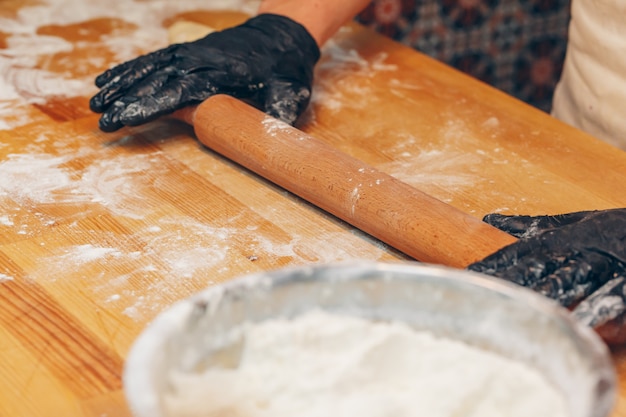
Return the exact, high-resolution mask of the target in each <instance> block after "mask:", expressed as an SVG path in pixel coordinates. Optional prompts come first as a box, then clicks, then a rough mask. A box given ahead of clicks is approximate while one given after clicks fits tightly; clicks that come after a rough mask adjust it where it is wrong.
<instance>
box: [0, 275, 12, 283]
mask: <svg viewBox="0 0 626 417" xmlns="http://www.w3.org/2000/svg"><path fill="white" fill-rule="evenodd" d="M6 281H13V277H12V276H9V275H6V274H0V283H3V282H6Z"/></svg>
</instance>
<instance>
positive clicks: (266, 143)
mask: <svg viewBox="0 0 626 417" xmlns="http://www.w3.org/2000/svg"><path fill="white" fill-rule="evenodd" d="M233 115H236V116H233ZM187 119H189V118H188V117H187ZM192 123H193V125H194V130H195V133H196V135H197V137H198V139H199V140H200V142H202V143H203V144H204V145H206V146H208V147H209V148H210V149H213V150H215V151H216V152H218V153H220V154H221V155H224V156H226V157H227V158H229V159H231V160H233V161H235V162H237V163H239V164H241V165H242V166H244V167H246V168H248V169H250V170H252V171H253V172H255V173H257V174H259V175H260V176H262V177H263V178H266V179H268V180H270V181H272V182H273V183H275V184H277V185H279V186H281V187H283V188H285V189H286V190H288V191H290V192H292V193H294V194H296V195H298V196H300V197H302V198H303V199H304V200H306V201H308V202H311V203H312V204H314V205H316V206H317V207H320V208H321V209H323V210H325V211H328V212H329V213H331V214H333V215H335V216H337V217H339V218H340V219H342V220H345V221H346V222H348V223H350V224H351V225H353V226H355V227H357V228H358V229H360V230H363V231H364V232H366V233H369V234H371V235H372V236H374V237H376V238H377V239H380V240H381V241H383V242H385V243H387V244H389V245H390V246H392V247H394V248H396V249H398V250H400V251H402V252H404V253H406V254H407V255H409V256H412V257H413V258H414V259H417V260H419V261H422V262H428V263H436V264H441V265H447V266H452V267H457V268H464V267H466V266H467V265H469V264H470V263H472V262H476V261H478V260H480V259H483V258H484V257H486V256H488V255H490V254H492V253H494V252H496V251H497V250H498V249H501V248H503V247H504V246H507V245H509V244H511V243H513V242H514V241H515V240H516V239H515V238H513V237H511V236H510V235H508V234H506V233H504V232H501V231H500V230H498V229H496V228H493V227H491V226H489V225H487V224H486V223H483V222H482V221H480V220H479V219H476V218H475V217H471V216H469V215H467V214H465V213H463V212H462V211H461V210H458V209H456V208H454V207H452V206H449V205H448V204H445V203H443V202H441V201H439V200H437V199H435V198H433V197H431V196H429V195H428V194H425V193H422V192H421V191H419V190H418V189H416V188H415V187H411V186H410V185H408V184H406V183H404V182H401V181H399V180H397V179H395V178H394V177H392V176H391V175H388V174H385V173H384V172H381V171H379V170H377V169H376V168H374V167H372V166H371V165H369V164H365V163H364V162H363V161H361V160H358V159H356V158H353V157H350V156H348V155H347V154H345V153H343V152H340V151H338V150H337V149H336V148H334V147H332V146H329V145H327V144H325V143H324V142H323V141H321V140H319V139H316V138H314V137H313V136H310V135H307V134H305V133H303V132H301V131H299V130H297V129H295V128H292V127H291V126H289V125H287V124H286V123H282V122H279V121H278V120H276V119H274V118H271V117H268V116H266V115H265V114H263V113H262V112H260V111H258V110H256V109H254V108H252V107H250V106H248V105H246V104H244V103H242V102H240V101H238V100H236V99H233V98H231V97H228V96H222V95H218V96H214V97H211V98H209V99H208V100H206V101H205V102H204V103H202V104H201V105H199V106H198V107H197V109H196V110H195V111H194V113H193V116H192Z"/></svg>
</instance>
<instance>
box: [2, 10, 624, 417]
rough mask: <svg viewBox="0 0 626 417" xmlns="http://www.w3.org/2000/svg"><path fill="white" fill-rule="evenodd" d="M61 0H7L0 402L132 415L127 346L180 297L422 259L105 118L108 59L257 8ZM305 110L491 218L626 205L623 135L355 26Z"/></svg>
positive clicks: (341, 39) (179, 138)
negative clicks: (125, 377) (268, 275)
mask: <svg viewBox="0 0 626 417" xmlns="http://www.w3.org/2000/svg"><path fill="white" fill-rule="evenodd" d="M61 3H62V1H60V0H57V1H53V0H49V1H48V2H46V1H38V0H31V1H28V2H25V1H9V0H5V1H2V2H0V23H2V24H0V75H1V76H2V78H1V80H2V84H0V92H1V94H0V128H1V130H0V202H1V207H2V211H1V212H0V306H1V308H0V369H2V371H1V372H0V416H2V417H5V416H7V417H8V416H11V417H13V416H29V417H30V416H32V417H36V416H58V415H64V416H93V417H103V416H122V417H123V416H128V415H129V411H128V409H127V407H126V404H125V400H124V397H123V393H122V385H121V379H120V376H121V371H122V368H123V364H124V358H125V356H126V354H127V352H128V349H129V347H130V345H131V344H132V342H133V340H134V339H135V337H136V336H137V335H138V334H139V333H140V332H141V330H142V329H143V328H144V326H145V325H146V323H148V322H149V321H150V319H152V318H153V317H154V316H155V315H157V314H158V313H159V312H160V311H162V310H163V309H164V308H167V307H168V306H169V305H171V304H172V303H173V302H175V301H176V300H179V299H181V298H183V297H186V296H188V295H190V294H191V293H193V292H194V291H197V290H199V289H202V288H204V287H206V286H208V285H213V284H215V283H219V282H222V281H225V280H228V279H231V278H233V277H235V276H238V275H241V274H244V273H248V272H254V271H261V270H268V269H273V268H278V267H282V266H287V265H298V264H304V263H315V262H330V261H334V260H345V259H357V258H358V259H363V258H366V259H377V260H382V261H393V260H398V259H404V258H405V257H404V256H403V255H402V254H400V253H398V252H396V251H395V250H393V249H391V248H388V247H386V246H385V245H382V244H380V243H379V242H377V241H375V240H373V239H372V238H370V237H368V236H366V235H365V234H363V233H361V232H359V231H358V230H355V229H353V228H352V227H350V226H348V225H346V224H344V223H342V222H340V221H338V220H336V219H334V218H333V217H332V216H329V215H327V214H325V213H323V212H321V211H319V210H317V209H316V208H314V207H312V206H310V205H308V204H306V203H305V202H303V201H301V200H299V199H298V198H296V197H294V196H292V195H290V194H288V193H286V192H285V191H283V190H281V189H280V188H278V187H276V186H273V185H272V184H269V183H268V182H266V181H264V180H262V179H260V178H258V177H256V176H255V175H253V174H251V173H249V172H247V171H246V170H244V169H242V168H241V167H239V166H237V165H236V164H233V163H231V162H229V161H227V160H225V159H223V158H221V157H220V156H218V155H216V154H215V153H213V152H211V151H208V150H206V149H203V148H202V147H201V146H199V144H198V142H197V141H196V140H195V138H194V137H193V134H192V131H191V129H190V128H189V127H188V126H186V125H184V124H182V123H180V122H177V121H173V120H161V121H158V122H155V123H152V124H150V125H146V126H143V127H139V128H135V129H127V130H123V131H120V132H118V133H114V134H104V133H102V132H99V131H98V129H97V117H96V116H94V115H92V114H91V113H90V112H89V109H88V107H87V99H88V97H89V96H90V95H91V94H92V93H93V92H94V91H95V89H94V87H93V86H92V85H91V80H92V79H93V77H94V76H95V75H96V74H98V73H99V72H100V71H102V70H104V69H105V68H107V67H109V66H110V65H112V64H114V63H116V62H119V61H120V60H124V59H128V58H129V57H131V56H134V55H136V54H138V53H141V52H147V51H149V50H152V49H154V48H155V47H157V46H159V45H160V46H164V45H165V44H166V42H167V38H166V33H165V28H167V27H168V26H170V25H171V24H173V23H174V22H176V21H177V20H181V19H184V20H191V21H196V22H199V23H205V24H209V25H212V26H214V27H223V26H228V25H231V24H234V23H236V22H238V21H241V20H242V19H243V18H244V15H242V14H239V13H234V12H228V13H215V12H211V11H207V10H202V7H200V3H199V2H196V4H193V1H190V2H187V3H185V2H181V3H177V6H171V3H172V2H170V3H169V4H170V6H165V5H163V10H161V11H159V12H155V11H154V10H155V9H154V8H155V7H156V6H154V4H156V3H159V2H152V3H151V2H142V1H136V2H134V1H131V0H117V1H115V2H112V3H111V4H107V6H108V8H109V9H110V10H107V9H106V8H105V6H103V5H102V4H100V3H102V2H96V1H95V0H90V1H85V2H83V3H81V4H82V6H81V7H83V8H84V9H81V10H74V12H75V13H74V14H72V13H69V12H64V11H63V8H62V7H60V6H59V7H56V6H54V5H57V6H58V5H59V4H61ZM125 3H126V4H125ZM165 3H167V2H165ZM165 3H163V4H165ZM49 4H52V5H53V6H49ZM182 4H184V5H185V6H182ZM46 7H48V9H46ZM116 8H118V9H119V10H118V9H116ZM141 8H148V9H149V10H147V11H146V12H145V15H146V16H147V17H154V16H157V17H158V19H149V18H146V19H143V20H142V19H140V18H138V17H136V15H137V16H139V15H141V14H142V9H141ZM42 10H44V11H46V12H45V13H42V12H41V11H42ZM122 10H124V11H125V12H124V13H123V12H122ZM131 12H132V13H131ZM133 13H135V14H133ZM155 13H156V14H155ZM70 15H71V16H74V17H72V18H70V17H68V16H70ZM55 19H56V20H55ZM148 38H150V39H148ZM299 127H300V128H301V129H302V130H304V131H306V132H307V133H310V134H312V135H314V136H316V137H318V138H320V139H323V140H324V141H326V142H327V143H329V144H331V145H333V146H335V147H336V148H338V149H340V150H342V151H344V152H346V153H348V154H350V155H352V156H354V157H357V158H359V159H361V160H363V161H365V162H367V163H369V164H372V165H374V166H376V167H377V168H379V169H381V170H383V171H385V172H387V173H389V174H391V175H393V176H395V177H397V178H399V179H401V180H403V181H406V182H407V183H409V184H411V185H414V186H415V187H417V188H419V189H421V190H422V191H425V192H426V193H428V194H430V195H432V196H434V197H436V198H438V199H440V200H442V201H444V202H446V203H448V204H450V205H452V206H454V207H457V208H459V209H461V210H463V211H464V212H466V213H468V214H470V215H472V216H475V217H479V218H480V217H482V215H483V214H485V213H488V212H494V211H498V212H505V213H523V214H539V213H562V212H568V211H574V210H581V209H603V208H611V207H624V206H626V155H625V154H624V153H623V152H621V151H618V150H616V149H614V148H611V147H609V146H608V145H605V144H603V143H601V142H599V141H597V140H595V139H594V138H591V137H590V136H588V135H586V134H584V133H582V132H580V131H577V130H575V129H573V128H570V127H568V126H566V125H564V124H562V123H560V122H558V121H556V120H554V119H552V118H550V117H549V116H548V115H546V114H543V113H541V112H539V111H537V110H535V109H532V108H530V107H528V106H526V105H524V104H523V103H520V102H518V101H516V100H514V99H512V98H510V97H507V96H506V95H504V94H502V93H499V92H497V91H495V90H493V89H491V88H489V87H487V86H485V85H483V84H481V83H479V82H477V81H475V80H472V79H469V78H468V77H466V76H463V75H461V74H459V73H458V72H456V71H454V70H451V69H449V68H447V67H445V66H443V65H441V64H438V63H436V62H434V61H433V60H430V59H428V58H426V57H424V56H422V55H420V54H418V53H416V52H414V51H412V50H410V49H407V48H405V47H402V46H400V45H398V44H396V43H394V42H391V41H389V40H386V39H384V38H382V37H380V36H378V35H375V34H373V33H372V32H369V31H366V30H362V29H361V28H359V27H356V26H350V27H347V28H345V29H344V30H342V31H341V33H339V34H338V35H337V36H336V37H335V38H334V39H333V40H332V41H331V42H330V43H329V44H328V45H327V46H326V47H325V49H324V54H323V58H322V60H321V62H320V64H319V65H318V68H317V78H316V87H315V91H314V100H313V102H312V104H311V107H310V109H309V110H308V112H307V114H306V115H305V117H304V118H303V121H302V123H301V124H300V126H299ZM459 233H462V231H459ZM613 354H614V359H615V363H616V366H617V369H618V373H619V375H620V378H621V379H625V378H626V358H625V355H624V350H623V349H615V350H614V353H613ZM614 415H615V416H626V397H625V394H624V393H622V394H621V395H620V398H619V400H618V403H617V405H616V410H615V413H614Z"/></svg>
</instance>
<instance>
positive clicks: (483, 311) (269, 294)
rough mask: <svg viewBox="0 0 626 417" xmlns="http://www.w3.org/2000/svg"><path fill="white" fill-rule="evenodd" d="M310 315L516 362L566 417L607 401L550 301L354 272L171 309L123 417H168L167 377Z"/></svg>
mask: <svg viewBox="0 0 626 417" xmlns="http://www.w3.org/2000/svg"><path fill="white" fill-rule="evenodd" d="M312 309H322V310H326V311H330V312H336V313H341V314H350V315H357V316H360V317H366V318H372V319H377V320H396V321H402V322H405V323H407V324H409V325H410V326H412V327H414V328H415V329H418V330H428V331H430V332H431V333H434V334H435V335H437V336H442V337H446V338H450V339H455V340H460V341H463V342H466V343H468V344H470V345H473V346H479V347H481V348H484V349H487V350H491V351H493V352H496V353H498V354H501V355H503V356H505V357H508V358H511V359H515V360H519V361H521V362H523V363H525V364H527V365H529V366H531V367H532V368H534V369H536V370H538V371H539V372H540V373H541V374H542V375H543V376H545V378H547V379H548V381H549V382H551V383H552V384H553V386H554V387H556V388H557V390H558V391H560V392H561V394H562V395H563V397H564V399H565V401H566V405H567V407H568V411H569V413H570V415H571V417H607V416H608V415H609V414H610V411H611V409H612V406H613V402H614V400H615V396H616V377H615V371H614V368H613V365H612V361H611V357H610V355H609V352H608V349H607V348H606V346H605V344H604V343H603V342H602V341H601V340H600V338H599V337H598V336H597V335H596V334H595V332H594V331H593V330H591V329H589V328H588V327H586V326H583V325H581V324H579V323H577V322H576V321H574V320H573V319H572V317H571V316H570V314H569V312H568V311H567V310H565V309H564V308H562V307H560V306H558V305H557V304H556V303H554V302H552V301H551V300H548V299H546V298H544V297H542V296H540V295H538V294H536V293H534V292H532V291H530V290H527V289H524V288H521V287H518V286H516V285H513V284H509V283H507V282H504V281H501V280H498V279H495V278H491V277H487V276H484V275H480V274H476V273H473V272H468V271H464V270H457V269H450V268H445V267H440V266H429V265H424V264H418V263H408V262H406V263H394V264H383V263H367V262H365V263H363V262H361V263H358V264H357V263H340V264H331V265H317V266H304V267H298V268H287V269H282V270H275V271H270V272H264V273H258V274H253V275H248V276H245V277H242V278H238V279H234V280H231V281H229V282H227V283H225V284H222V285H217V286H213V287H210V288H207V289H206V290H204V291H201V292H199V293H197V294H195V295H193V296H192V297H190V298H188V299H185V300H183V301H180V302H178V303H176V304H175V305H173V306H172V307H171V308H169V309H168V310H166V311H165V312H163V313H162V314H160V315H159V316H158V317H157V318H156V319H155V320H154V321H153V322H152V323H151V324H150V325H149V326H148V327H147V328H146V329H145V331H144V332H143V333H142V334H141V335H140V336H139V338H138V339H137V340H136V342H135V343H134V345H133V347H132V349H131V351H130V354H129V356H128V359H127V362H126V366H125V370H124V390H125V394H126V397H127V399H128V403H129V406H130V408H131V410H132V412H133V414H134V415H135V416H137V417H168V415H167V410H166V409H165V407H164V405H163V398H164V395H165V394H166V393H167V390H168V389H169V383H168V376H169V375H170V372H171V371H172V370H189V369H193V368H194V367H195V366H197V365H198V364H200V363H203V362H205V361H207V359H208V358H209V357H210V356H211V352H212V351H214V350H215V341H216V340H219V339H220V338H221V337H224V336H225V335H226V334H227V333H228V332H229V330H231V329H233V328H236V327H237V326H239V325H241V324H243V323H245V322H246V321H251V322H259V321H262V320H266V319H269V318H273V317H293V316H296V315H298V314H301V313H303V312H306V311H308V310H312ZM538 417H539V416H538Z"/></svg>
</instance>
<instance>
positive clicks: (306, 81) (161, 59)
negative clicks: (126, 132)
mask: <svg viewBox="0 0 626 417" xmlns="http://www.w3.org/2000/svg"><path fill="white" fill-rule="evenodd" d="M319 57H320V50H319V47H318V46H317V44H316V42H315V40H314V39H313V37H311V35H310V34H309V33H308V32H307V30H306V29H305V28H304V27H303V26H302V25H300V24H299V23H297V22H294V21H293V20H291V19H289V18H287V17H284V16H279V15H273V14H261V15H259V16H256V17H253V18H251V19H249V20H248V21H246V22H245V23H243V24H241V25H239V26H236V27H233V28H230V29H226V30H223V31H219V32H213V33H211V34H209V35H207V36H206V37H204V38H202V39H199V40H197V41H193V42H186V43H180V44H175V45H171V46H169V47H167V48H164V49H161V50H158V51H155V52H152V53H150V54H147V55H143V56H140V57H138V58H135V59H133V60H131V61H128V62H125V63H122V64H120V65H118V66H116V67H114V68H112V69H109V70H107V71H105V72H104V73H103V74H101V75H99V76H98V77H97V78H96V86H97V87H99V88H100V91H99V92H98V93H96V94H95V95H94V96H93V97H92V98H91V100H90V102H89V105H90V107H91V109H92V110H93V111H94V112H97V113H102V116H101V118H100V123H99V126H100V129H102V130H103V131H106V132H112V131H115V130H118V129H120V128H121V127H123V126H136V125H140V124H143V123H146V122H149V121H151V120H154V119H156V118H158V117H160V116H163V115H166V114H169V113H173V112H174V111H176V110H178V109H181V108H183V107H187V106H190V105H194V104H198V103H200V102H202V101H204V100H206V99H207V98H209V97H210V96H212V95H215V94H228V95H231V96H234V97H237V98H240V99H245V100H246V101H247V102H249V103H250V104H252V105H254V106H256V107H258V108H259V109H261V110H263V111H264V112H266V113H267V114H269V115H271V116H273V117H276V118H278V119H280V120H282V121H284V122H286V123H289V124H293V123H295V121H296V120H297V118H298V117H299V116H300V115H301V114H302V113H303V112H304V110H305V109H306V107H307V106H308V103H309V101H310V97H311V89H312V83H313V69H314V67H315V64H316V63H317V61H318V60H319Z"/></svg>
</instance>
